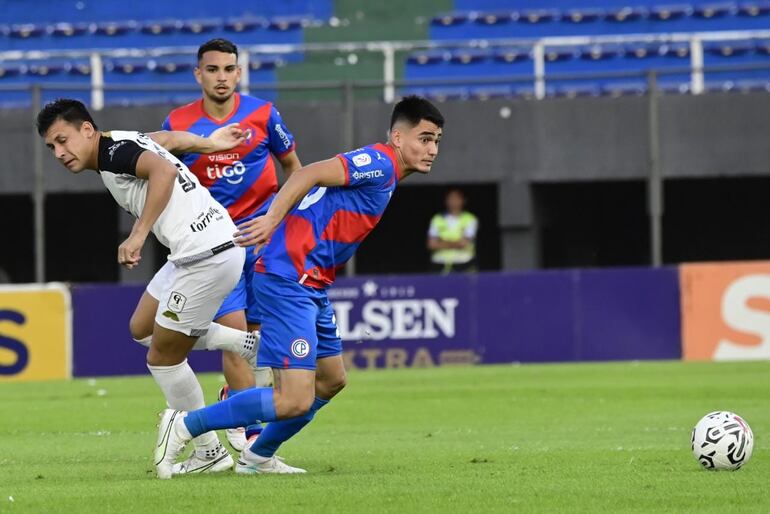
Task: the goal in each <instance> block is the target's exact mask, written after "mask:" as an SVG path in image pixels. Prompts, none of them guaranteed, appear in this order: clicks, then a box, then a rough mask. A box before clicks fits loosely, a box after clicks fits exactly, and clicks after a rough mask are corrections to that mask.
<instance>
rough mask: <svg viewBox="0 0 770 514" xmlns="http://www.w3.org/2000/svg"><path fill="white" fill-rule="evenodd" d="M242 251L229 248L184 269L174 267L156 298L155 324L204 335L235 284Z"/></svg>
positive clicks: (194, 335) (241, 260)
mask: <svg viewBox="0 0 770 514" xmlns="http://www.w3.org/2000/svg"><path fill="white" fill-rule="evenodd" d="M242 266H243V250H242V249H241V248H232V249H230V250H227V251H225V252H222V253H220V254H217V255H214V256H212V257H209V258H208V259H204V260H202V261H199V262H195V263H192V264H190V265H187V266H178V267H176V268H175V270H174V274H173V277H172V279H171V280H170V281H169V283H168V284H167V287H166V288H165V290H164V291H163V293H162V294H161V295H160V296H159V298H158V309H157V311H156V313H155V323H156V324H157V325H159V326H162V327H164V328H166V329H168V330H172V331H176V332H180V333H182V334H185V335H188V336H193V337H198V336H201V335H203V334H205V333H206V332H207V331H208V328H209V325H210V324H211V322H212V321H213V320H214V316H215V315H216V313H217V311H218V309H219V306H220V305H221V304H222V301H223V300H224V298H225V297H226V296H227V295H228V294H229V293H230V292H231V291H232V290H233V287H234V286H235V284H236V283H237V282H238V278H239V277H240V275H241V268H242Z"/></svg>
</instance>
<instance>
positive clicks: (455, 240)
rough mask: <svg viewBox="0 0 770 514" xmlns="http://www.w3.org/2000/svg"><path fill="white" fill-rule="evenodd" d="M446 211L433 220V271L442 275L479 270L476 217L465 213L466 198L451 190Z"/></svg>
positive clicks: (430, 240)
mask: <svg viewBox="0 0 770 514" xmlns="http://www.w3.org/2000/svg"><path fill="white" fill-rule="evenodd" d="M444 202H445V206H446V211H445V212H442V213H438V214H436V215H435V216H433V218H432V219H431V220H430V228H429V229H428V250H430V252H431V257H430V260H431V270H432V271H436V272H439V273H443V274H446V273H452V272H457V271H476V270H477V264H476V232H477V231H478V228H479V222H478V219H477V218H476V216H474V215H473V214H472V213H470V212H468V211H466V210H465V195H464V194H463V192H462V191H461V190H460V189H456V188H453V189H450V190H449V191H448V192H447V194H446V198H445V200H444Z"/></svg>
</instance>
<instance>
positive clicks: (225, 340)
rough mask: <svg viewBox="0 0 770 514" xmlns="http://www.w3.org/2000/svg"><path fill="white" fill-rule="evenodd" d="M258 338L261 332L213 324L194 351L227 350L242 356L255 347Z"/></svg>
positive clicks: (194, 347) (198, 341)
mask: <svg viewBox="0 0 770 514" xmlns="http://www.w3.org/2000/svg"><path fill="white" fill-rule="evenodd" d="M257 337H259V332H244V331H243V330H238V329H236V328H230V327H226V326H224V325H220V324H219V323H211V324H210V325H209V329H208V332H206V334H205V335H202V336H201V337H199V338H198V340H197V341H196V342H195V346H193V350H227V351H230V352H235V353H237V354H241V353H243V351H244V348H247V349H251V348H253V347H254V345H255V344H256V340H257Z"/></svg>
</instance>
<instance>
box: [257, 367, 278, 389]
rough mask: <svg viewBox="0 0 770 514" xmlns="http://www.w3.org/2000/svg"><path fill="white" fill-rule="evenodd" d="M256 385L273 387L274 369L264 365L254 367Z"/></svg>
mask: <svg viewBox="0 0 770 514" xmlns="http://www.w3.org/2000/svg"><path fill="white" fill-rule="evenodd" d="M254 386H255V387H273V369H272V368H263V367H259V368H254Z"/></svg>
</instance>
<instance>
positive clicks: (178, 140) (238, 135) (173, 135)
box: [147, 123, 251, 155]
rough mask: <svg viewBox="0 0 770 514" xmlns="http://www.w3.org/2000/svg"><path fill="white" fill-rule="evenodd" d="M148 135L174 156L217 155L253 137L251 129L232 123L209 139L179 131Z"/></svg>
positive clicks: (218, 130) (164, 131)
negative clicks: (193, 154)
mask: <svg viewBox="0 0 770 514" xmlns="http://www.w3.org/2000/svg"><path fill="white" fill-rule="evenodd" d="M147 135H148V136H150V138H152V140H153V141H155V142H156V143H158V144H159V145H160V146H162V147H163V148H165V149H166V150H168V151H169V152H171V153H172V154H176V155H179V154H184V153H215V152H222V151H225V150H230V149H231V148H235V147H236V146H238V145H240V144H241V143H243V142H244V141H246V140H247V139H249V138H250V137H251V129H249V130H243V129H241V127H240V125H238V124H237V123H231V124H229V125H225V126H224V127H220V128H218V129H217V130H215V131H214V132H212V133H211V135H210V136H209V137H201V136H196V135H195V134H193V133H191V132H184V131H179V130H171V131H168V130H161V131H159V132H152V133H150V134H147Z"/></svg>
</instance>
